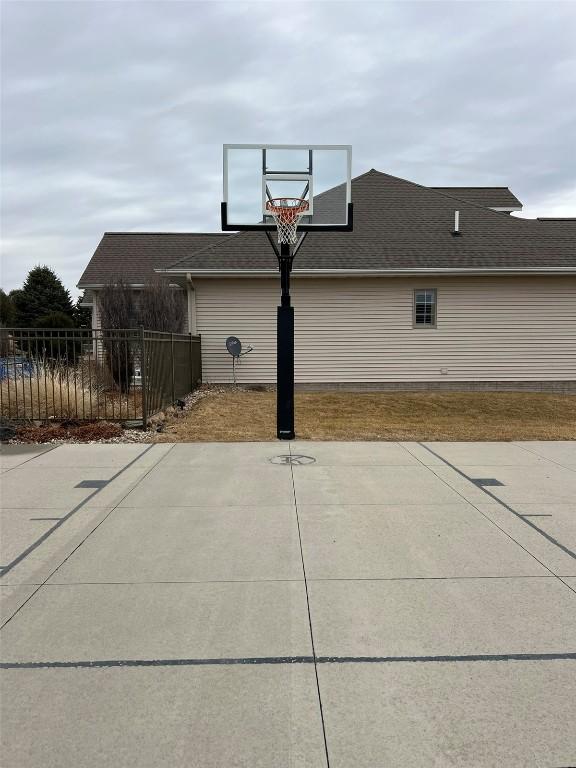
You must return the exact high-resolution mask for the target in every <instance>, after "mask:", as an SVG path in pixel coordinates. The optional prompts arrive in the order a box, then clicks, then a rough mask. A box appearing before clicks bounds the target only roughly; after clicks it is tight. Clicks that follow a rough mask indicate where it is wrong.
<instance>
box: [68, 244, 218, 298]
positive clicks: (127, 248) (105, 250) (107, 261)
mask: <svg viewBox="0 0 576 768" xmlns="http://www.w3.org/2000/svg"><path fill="white" fill-rule="evenodd" d="M227 237H230V235H229V234H227V233H223V232H210V233H207V234H206V233H202V234H199V233H186V232H184V233H172V232H106V234H105V235H104V237H103V238H102V240H101V241H100V243H99V245H98V247H97V248H96V250H95V252H94V255H93V256H92V258H91V259H90V262H89V264H88V266H87V267H86V269H85V270H84V273H83V275H82V277H81V278H80V281H79V283H78V286H79V287H80V288H83V287H85V286H87V285H103V284H104V283H107V282H109V281H111V280H112V281H113V280H117V279H118V278H122V279H123V280H125V281H126V282H128V283H134V284H141V283H144V282H147V281H149V280H153V279H154V278H157V277H158V275H157V274H156V272H155V270H156V269H158V268H162V267H168V266H170V264H173V263H174V262H175V261H179V260H181V259H183V258H184V257H185V256H190V254H192V253H195V252H196V251H199V250H203V249H204V248H206V247H207V246H209V245H213V244H214V243H216V242H218V241H220V240H224V239H225V238H227Z"/></svg>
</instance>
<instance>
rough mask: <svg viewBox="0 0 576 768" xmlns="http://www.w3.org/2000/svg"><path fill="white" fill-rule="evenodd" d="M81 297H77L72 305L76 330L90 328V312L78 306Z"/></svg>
mask: <svg viewBox="0 0 576 768" xmlns="http://www.w3.org/2000/svg"><path fill="white" fill-rule="evenodd" d="M82 299H83V296H78V298H77V299H76V303H75V304H74V325H75V326H76V328H91V327H92V310H91V309H89V308H88V307H82V306H80V303H81V301H82Z"/></svg>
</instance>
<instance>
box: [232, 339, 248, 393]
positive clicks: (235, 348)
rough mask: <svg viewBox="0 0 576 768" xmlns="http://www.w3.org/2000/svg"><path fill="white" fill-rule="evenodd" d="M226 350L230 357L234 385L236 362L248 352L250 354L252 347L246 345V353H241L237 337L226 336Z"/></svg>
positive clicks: (240, 345) (240, 343) (240, 344)
mask: <svg viewBox="0 0 576 768" xmlns="http://www.w3.org/2000/svg"><path fill="white" fill-rule="evenodd" d="M226 349H227V350H228V352H229V353H230V354H231V355H232V380H233V382H234V384H236V360H239V359H240V358H241V357H244V355H247V354H248V352H252V349H253V347H251V346H250V345H248V349H247V350H246V352H242V342H241V341H240V339H239V338H238V337H237V336H228V338H227V339H226Z"/></svg>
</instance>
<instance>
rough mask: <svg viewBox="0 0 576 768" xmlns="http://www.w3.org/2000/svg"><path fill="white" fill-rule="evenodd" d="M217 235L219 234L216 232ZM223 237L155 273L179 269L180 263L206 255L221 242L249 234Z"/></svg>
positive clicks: (233, 234) (232, 233)
mask: <svg viewBox="0 0 576 768" xmlns="http://www.w3.org/2000/svg"><path fill="white" fill-rule="evenodd" d="M215 234H219V233H218V232H216V233H215ZM220 234H221V235H222V241H220V240H217V241H216V242H215V243H212V244H211V245H206V246H205V247H204V248H200V249H199V250H198V251H195V252H194V253H193V254H191V255H188V256H183V257H182V258H181V259H178V261H175V262H174V263H173V264H170V266H169V267H165V268H164V269H155V270H154V271H155V272H165V271H166V269H173V268H174V267H177V266H178V264H180V262H182V261H185V260H187V259H193V258H195V257H196V256H199V255H204V254H205V253H206V251H211V250H212V249H213V248H217V247H218V246H219V245H220V244H221V242H223V241H224V240H226V241H228V240H233V239H234V238H236V237H238V235H248V234H250V233H249V232H221V233H220Z"/></svg>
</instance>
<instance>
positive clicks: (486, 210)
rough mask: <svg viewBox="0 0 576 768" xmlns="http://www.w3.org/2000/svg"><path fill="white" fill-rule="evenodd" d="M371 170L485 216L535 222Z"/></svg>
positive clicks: (389, 174) (504, 219)
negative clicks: (440, 196) (470, 207)
mask: <svg viewBox="0 0 576 768" xmlns="http://www.w3.org/2000/svg"><path fill="white" fill-rule="evenodd" d="M371 170H372V171H375V173H378V174H381V175H382V176H388V178H390V179H394V180H395V181H401V182H402V183H403V184H409V185H410V186H411V187H418V188H419V189H423V190H426V191H427V192H431V193H432V194H434V195H442V197H446V198H448V199H449V200H458V201H459V202H462V203H464V204H465V205H469V206H472V207H473V208H476V209H477V210H480V211H484V213H485V214H488V215H490V214H492V215H493V216H499V217H500V219H501V220H502V221H521V222H530V221H532V222H534V221H536V220H535V219H522V218H519V217H517V216H509V215H508V214H507V213H503V212H502V211H494V210H492V208H487V207H486V206H484V205H481V204H480V203H474V202H473V201H472V200H465V199H464V198H462V197H455V196H454V195H447V194H446V193H445V192H440V190H439V189H435V188H434V187H426V186H424V184H418V182H416V181H410V180H409V179H402V178H401V177H400V176H393V175H392V174H391V173H384V172H383V171H376V169H375V168H372V169H371ZM512 194H513V193H512Z"/></svg>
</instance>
